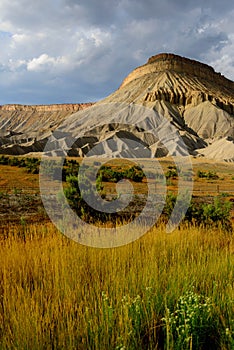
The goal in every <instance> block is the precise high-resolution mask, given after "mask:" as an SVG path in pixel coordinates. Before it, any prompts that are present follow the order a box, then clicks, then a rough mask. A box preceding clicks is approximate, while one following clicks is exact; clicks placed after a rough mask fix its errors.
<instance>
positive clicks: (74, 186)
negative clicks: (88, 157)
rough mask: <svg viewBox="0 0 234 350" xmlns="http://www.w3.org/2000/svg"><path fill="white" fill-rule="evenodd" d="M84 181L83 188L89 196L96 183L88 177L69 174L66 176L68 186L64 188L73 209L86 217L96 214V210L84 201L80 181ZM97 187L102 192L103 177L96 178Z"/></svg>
mask: <svg viewBox="0 0 234 350" xmlns="http://www.w3.org/2000/svg"><path fill="white" fill-rule="evenodd" d="M80 181H81V182H82V188H83V191H84V193H85V196H89V195H91V194H92V193H93V191H94V184H92V183H91V182H90V181H89V179H88V178H87V177H79V178H78V176H74V175H68V176H67V177H66V182H67V186H66V187H65V188H64V195H65V197H66V198H67V201H68V203H69V205H70V207H71V208H72V209H74V210H75V211H76V212H77V214H78V215H79V216H81V217H83V218H84V216H88V215H89V214H90V215H92V216H94V217H95V216H96V213H95V210H93V209H92V208H90V207H89V205H88V204H87V203H86V202H85V201H84V199H83V197H82V194H81V191H80V187H79V182H80ZM95 185H96V189H97V191H99V192H101V191H102V189H103V186H102V179H101V177H100V178H99V177H98V178H97V180H96V184H95Z"/></svg>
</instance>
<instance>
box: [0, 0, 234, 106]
mask: <svg viewBox="0 0 234 350" xmlns="http://www.w3.org/2000/svg"><path fill="white" fill-rule="evenodd" d="M0 14H1V20H0V50H1V57H0V89H1V99H0V104H3V103H13V102H21V103H59V102H73V101H75V102H79V101H91V100H98V99H100V98H103V97H105V96H106V95H108V94H109V93H111V92H112V91H114V90H115V89H116V88H117V87H118V86H119V85H120V83H121V81H122V79H123V78H124V77H125V76H126V75H127V74H128V73H129V72H130V71H131V70H132V69H134V68H135V67H136V66H138V65H141V64H144V63H145V62H146V61H147V59H148V57H150V56H152V55H155V54H157V53H159V52H175V53H177V54H180V55H184V56H188V57H191V58H195V59H198V60H201V61H203V62H205V63H208V64H212V65H213V66H214V67H215V68H216V69H217V70H219V71H221V72H222V73H224V74H226V75H227V76H229V78H232V79H234V67H233V55H234V25H233V15H234V4H233V3H231V2H230V1H229V0H223V1H222V2H220V1H217V0H207V1H204V0H203V1H200V0H198V1H197V2H194V1H192V0H180V1H175V0H164V1H162V0H160V1H159V0H110V1H108V0H100V1H98V2H97V1H96V0H86V1H79V0H51V1H49V2H48V1H46V0H35V1H33V2H32V1H31V0H30V1H29V0H15V1H8V0H1V2H0Z"/></svg>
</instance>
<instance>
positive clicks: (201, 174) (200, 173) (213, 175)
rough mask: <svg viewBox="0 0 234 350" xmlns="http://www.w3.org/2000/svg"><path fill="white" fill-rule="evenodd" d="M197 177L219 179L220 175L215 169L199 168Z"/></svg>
mask: <svg viewBox="0 0 234 350" xmlns="http://www.w3.org/2000/svg"><path fill="white" fill-rule="evenodd" d="M197 177H198V178H201V179H202V178H203V179H207V180H217V179H219V176H218V175H217V174H216V172H215V171H210V170H209V171H208V172H206V171H201V170H198V171H197Z"/></svg>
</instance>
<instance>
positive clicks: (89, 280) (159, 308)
mask: <svg viewBox="0 0 234 350" xmlns="http://www.w3.org/2000/svg"><path fill="white" fill-rule="evenodd" d="M21 226H22V227H20V226H19V227H13V226H12V227H9V228H7V229H6V230H5V232H3V234H2V239H1V242H0V243H1V246H0V249H1V254H0V349H38V350H39V349H84V350H87V349H95V350H96V349H100V350H103V349H104V350H105V349H116V350H117V349H118V350H120V349H122V350H124V349H130V350H131V349H137V350H138V349H170V350H171V349H230V350H231V349H233V347H234V339H233V334H234V312H233V311H234V310H233V307H234V303H233V299H234V298H233V263H234V255H233V253H234V244H233V237H232V236H231V235H229V234H225V233H222V232H221V231H219V230H216V231H211V230H205V229H201V228H200V229H198V228H190V229H186V228H184V229H181V230H177V231H175V232H173V233H172V234H166V233H165V232H164V228H163V227H160V228H156V227H155V228H153V229H152V231H151V232H150V233H148V234H147V235H145V236H144V237H143V238H142V239H140V240H138V241H136V242H134V243H132V244H129V245H127V246H123V247H120V248H115V249H95V248H89V247H86V246H81V245H78V244H76V243H74V242H72V241H70V240H68V239H67V238H66V237H63V236H62V235H61V234H60V233H59V232H57V231H56V229H55V228H54V227H53V226H52V224H47V225H32V226H27V225H21Z"/></svg>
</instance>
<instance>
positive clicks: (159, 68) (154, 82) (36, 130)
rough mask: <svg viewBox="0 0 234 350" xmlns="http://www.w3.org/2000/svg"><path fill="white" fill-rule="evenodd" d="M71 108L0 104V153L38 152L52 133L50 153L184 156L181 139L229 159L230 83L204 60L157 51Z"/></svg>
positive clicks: (233, 128)
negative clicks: (95, 98) (116, 83)
mask: <svg viewBox="0 0 234 350" xmlns="http://www.w3.org/2000/svg"><path fill="white" fill-rule="evenodd" d="M79 106H80V107H79V108H77V111H76V110H75V109H74V108H70V109H69V107H67V109H66V110H65V111H64V109H63V110H62V108H61V109H59V108H57V110H56V111H55V110H54V111H53V110H51V111H49V112H48V111H47V112H46V111H45V109H46V108H45V109H44V110H43V106H37V107H33V106H25V107H22V106H21V107H18V108H13V107H12V106H2V108H0V126H1V133H0V153H9V154H25V153H28V152H33V151H34V152H42V151H43V149H44V146H45V144H46V142H47V140H48V138H49V137H50V136H51V134H52V132H53V131H54V130H56V132H55V133H54V135H53V136H52V139H51V140H52V142H51V144H50V153H51V154H57V153H59V152H61V150H62V149H63V150H65V151H66V153H67V154H68V155H72V156H89V155H97V156H108V157H122V156H123V157H128V156H130V157H163V156H167V155H169V154H170V155H185V154H184V147H182V146H181V140H183V143H184V144H185V145H186V149H187V150H188V152H189V154H191V155H193V156H197V157H199V156H205V157H207V158H212V159H218V160H225V161H234V82H232V81H231V80H228V79H227V78H225V77H224V76H222V75H221V74H220V73H216V72H215V71H214V69H213V68H212V67H210V66H208V65H206V64H203V63H200V62H197V61H194V60H191V59H188V58H184V57H180V56H177V55H174V54H165V53H163V54H159V55H156V56H153V57H151V58H150V59H149V60H148V62H147V63H146V64H144V65H142V66H140V67H138V68H136V69H135V70H133V71H132V72H131V73H130V74H129V75H128V76H127V77H126V78H125V79H124V81H123V82H122V84H121V86H120V87H119V89H118V90H117V91H115V92H114V93H112V94H111V95H110V96H108V97H107V98H105V99H104V100H102V101H99V102H98V103H96V104H95V105H92V104H84V105H79ZM30 108H31V110H30ZM47 109H48V108H47ZM52 109H53V108H52ZM55 109H56V108H55ZM46 113H50V118H48V115H46ZM165 140H166V141H165ZM58 145H59V147H58ZM139 146H140V147H139ZM58 148H59V152H58ZM92 150H95V151H92ZM92 152H93V153H92Z"/></svg>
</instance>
